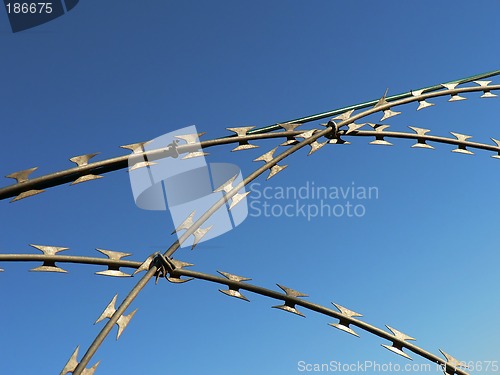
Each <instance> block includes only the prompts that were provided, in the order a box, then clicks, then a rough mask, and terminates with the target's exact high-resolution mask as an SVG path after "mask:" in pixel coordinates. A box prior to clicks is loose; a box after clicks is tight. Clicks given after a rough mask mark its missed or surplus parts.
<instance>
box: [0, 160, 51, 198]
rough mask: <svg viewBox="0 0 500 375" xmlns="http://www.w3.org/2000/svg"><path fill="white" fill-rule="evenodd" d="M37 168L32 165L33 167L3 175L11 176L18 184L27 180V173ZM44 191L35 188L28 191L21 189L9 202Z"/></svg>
mask: <svg viewBox="0 0 500 375" xmlns="http://www.w3.org/2000/svg"><path fill="white" fill-rule="evenodd" d="M37 169H38V167H34V168H30V169H25V170H23V171H19V172H14V173H11V174H9V175H7V176H5V177H7V178H13V179H15V180H16V182H17V183H18V184H22V183H24V182H27V181H28V177H29V175H30V174H32V173H33V172H34V171H36V170H37ZM44 191H45V190H36V189H32V190H28V191H23V192H22V193H21V194H19V195H18V196H17V197H15V198H14V199H12V200H11V203H12V202H16V201H18V200H21V199H24V198H28V197H31V196H33V195H37V194H40V193H43V192H44Z"/></svg>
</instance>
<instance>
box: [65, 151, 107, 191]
mask: <svg viewBox="0 0 500 375" xmlns="http://www.w3.org/2000/svg"><path fill="white" fill-rule="evenodd" d="M98 154H99V153H98V152H96V153H93V154H86V155H80V156H74V157H72V158H70V159H69V160H70V161H72V162H73V163H75V164H76V165H77V166H78V167H83V166H86V165H88V164H89V160H90V159H92V158H93V157H94V156H96V155H98ZM99 178H102V176H100V175H95V174H87V175H85V176H80V177H78V178H77V179H76V180H75V181H73V182H72V183H71V185H76V184H79V183H82V182H87V181H92V180H97V179H99Z"/></svg>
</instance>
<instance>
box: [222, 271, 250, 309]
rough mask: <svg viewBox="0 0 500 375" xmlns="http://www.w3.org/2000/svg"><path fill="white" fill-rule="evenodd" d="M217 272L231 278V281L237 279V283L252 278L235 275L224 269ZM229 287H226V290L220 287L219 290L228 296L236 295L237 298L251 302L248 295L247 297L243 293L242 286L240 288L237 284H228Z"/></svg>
mask: <svg viewBox="0 0 500 375" xmlns="http://www.w3.org/2000/svg"><path fill="white" fill-rule="evenodd" d="M217 272H218V273H220V274H221V275H222V276H224V277H225V278H226V279H229V280H231V281H235V282H236V283H240V282H242V281H248V280H252V279H249V278H248V277H242V276H237V275H233V274H231V273H227V272H222V271H217ZM228 288H229V289H226V290H224V289H219V292H221V293H224V294H225V295H226V296H230V297H235V298H239V299H242V300H244V301H247V302H250V300H249V299H248V298H247V297H245V296H244V295H243V294H241V292H240V288H238V287H237V286H236V285H228Z"/></svg>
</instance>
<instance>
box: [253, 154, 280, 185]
mask: <svg viewBox="0 0 500 375" xmlns="http://www.w3.org/2000/svg"><path fill="white" fill-rule="evenodd" d="M277 149H278V147H275V148H273V149H272V150H271V151H268V152H266V153H265V154H264V155H261V156H259V157H258V158H257V159H254V161H263V162H264V163H270V162H271V161H272V160H273V159H274V156H273V155H274V153H275V152H276V150H277ZM286 167H287V165H277V164H275V165H273V166H272V167H271V168H270V171H269V175H268V176H267V178H266V179H267V180H269V179H270V178H271V177H273V176H274V175H276V174H277V173H279V172H281V171H282V170H283V169H285V168H286Z"/></svg>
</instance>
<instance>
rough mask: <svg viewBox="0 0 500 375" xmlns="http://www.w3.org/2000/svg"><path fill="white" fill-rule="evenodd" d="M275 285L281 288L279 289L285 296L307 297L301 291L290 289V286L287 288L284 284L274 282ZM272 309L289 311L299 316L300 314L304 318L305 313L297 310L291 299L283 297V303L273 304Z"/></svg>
mask: <svg viewBox="0 0 500 375" xmlns="http://www.w3.org/2000/svg"><path fill="white" fill-rule="evenodd" d="M276 285H277V286H279V287H280V288H281V290H283V291H284V292H285V294H286V296H287V297H293V298H298V297H308V295H307V294H303V293H301V292H298V291H296V290H294V289H291V288H287V287H286V286H283V285H280V284H276ZM273 308H274V309H280V310H283V311H288V312H290V313H293V314H296V315H299V316H302V317H304V318H305V315H304V314H302V313H301V312H300V311H299V310H297V309H296V308H295V302H293V301H292V300H290V299H288V298H286V299H285V303H284V304H283V305H279V306H273Z"/></svg>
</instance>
